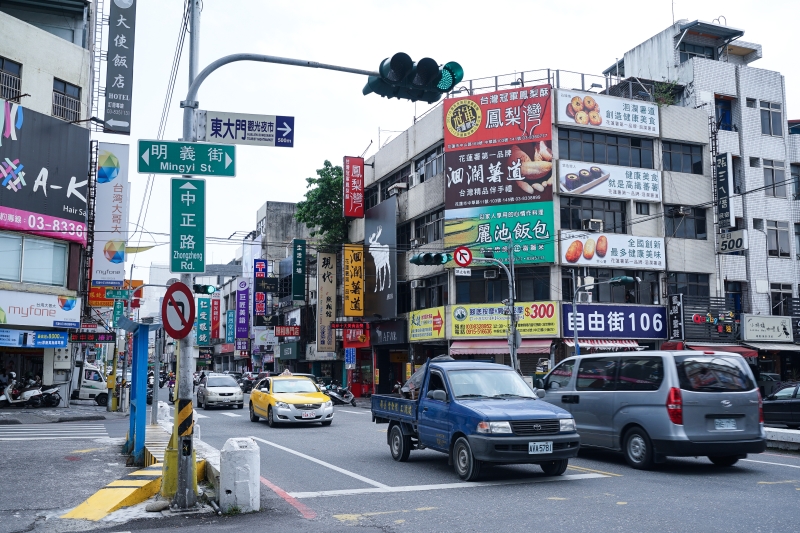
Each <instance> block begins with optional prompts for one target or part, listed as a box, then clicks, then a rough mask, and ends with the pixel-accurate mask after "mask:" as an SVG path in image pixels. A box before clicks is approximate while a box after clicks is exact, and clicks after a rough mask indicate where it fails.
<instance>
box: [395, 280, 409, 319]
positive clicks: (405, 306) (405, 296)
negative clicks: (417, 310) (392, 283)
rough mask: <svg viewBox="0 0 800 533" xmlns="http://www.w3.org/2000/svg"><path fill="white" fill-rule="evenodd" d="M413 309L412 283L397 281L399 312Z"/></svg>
mask: <svg viewBox="0 0 800 533" xmlns="http://www.w3.org/2000/svg"><path fill="white" fill-rule="evenodd" d="M409 311H411V284H410V283H408V282H405V281H400V280H398V282H397V312H398V313H408V312H409Z"/></svg>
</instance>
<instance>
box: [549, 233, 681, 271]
mask: <svg viewBox="0 0 800 533" xmlns="http://www.w3.org/2000/svg"><path fill="white" fill-rule="evenodd" d="M560 246H561V264H562V265H565V266H570V265H585V266H603V267H605V268H618V267H620V266H622V267H636V268H641V269H643V270H664V267H665V266H666V264H667V263H666V260H665V257H664V239H663V238H661V237H639V236H636V235H627V234H623V233H589V232H585V231H584V232H580V231H563V232H561V243H560Z"/></svg>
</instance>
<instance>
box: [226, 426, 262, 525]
mask: <svg viewBox="0 0 800 533" xmlns="http://www.w3.org/2000/svg"><path fill="white" fill-rule="evenodd" d="M260 477H261V449H260V448H259V447H258V444H256V441H254V440H253V439H251V438H241V439H228V440H227V442H225V445H224V446H223V447H222V452H221V453H220V464H219V478H220V483H219V484H220V490H219V492H220V493H219V503H220V508H221V509H222V512H223V513H227V512H229V511H231V509H234V508H235V509H236V510H238V511H239V512H242V513H249V512H252V511H258V510H259V509H260V508H261V484H260Z"/></svg>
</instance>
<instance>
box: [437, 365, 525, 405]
mask: <svg viewBox="0 0 800 533" xmlns="http://www.w3.org/2000/svg"><path fill="white" fill-rule="evenodd" d="M447 376H448V377H449V378H450V384H451V385H452V387H453V395H454V396H455V397H456V398H478V399H480V398H530V399H532V400H535V399H536V396H535V395H534V394H533V391H532V390H531V388H530V387H529V386H528V385H527V383H525V382H524V381H523V380H522V378H520V377H519V376H518V375H517V374H516V372H514V371H513V370H485V369H480V370H478V369H476V370H451V371H449V372H448V373H447Z"/></svg>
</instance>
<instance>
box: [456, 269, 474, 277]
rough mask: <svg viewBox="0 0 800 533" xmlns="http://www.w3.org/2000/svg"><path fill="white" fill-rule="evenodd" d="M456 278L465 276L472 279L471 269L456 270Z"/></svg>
mask: <svg viewBox="0 0 800 533" xmlns="http://www.w3.org/2000/svg"><path fill="white" fill-rule="evenodd" d="M455 271H456V276H464V277H466V278H469V277H472V269H471V268H456V269H455Z"/></svg>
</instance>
